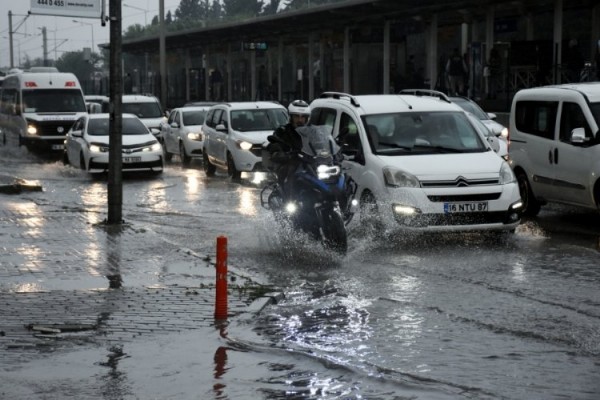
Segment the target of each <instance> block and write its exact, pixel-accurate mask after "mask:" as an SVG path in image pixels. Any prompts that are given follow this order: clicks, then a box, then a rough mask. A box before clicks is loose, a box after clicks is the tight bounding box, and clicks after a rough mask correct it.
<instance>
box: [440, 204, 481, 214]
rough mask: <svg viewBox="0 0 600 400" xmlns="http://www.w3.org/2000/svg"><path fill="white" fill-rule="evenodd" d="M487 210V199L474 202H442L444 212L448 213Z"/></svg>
mask: <svg viewBox="0 0 600 400" xmlns="http://www.w3.org/2000/svg"><path fill="white" fill-rule="evenodd" d="M487 210H488V203H487V201H480V202H474V203H470V202H469V203H444V212H445V213H447V214H449V213H469V212H486V211H487Z"/></svg>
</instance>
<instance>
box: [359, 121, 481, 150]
mask: <svg viewBox="0 0 600 400" xmlns="http://www.w3.org/2000/svg"><path fill="white" fill-rule="evenodd" d="M467 118H468V117H467V115H466V114H465V113H464V112H455V111H452V112H402V113H393V114H375V115H365V116H363V123H364V125H365V127H366V129H367V134H368V136H369V142H370V144H371V149H372V150H373V152H374V153H375V154H381V155H416V154H440V153H477V152H483V151H487V147H486V146H485V144H484V143H483V141H482V139H481V137H480V136H479V135H478V134H477V131H476V130H475V128H474V127H473V125H472V124H471V123H469V121H468V119H467Z"/></svg>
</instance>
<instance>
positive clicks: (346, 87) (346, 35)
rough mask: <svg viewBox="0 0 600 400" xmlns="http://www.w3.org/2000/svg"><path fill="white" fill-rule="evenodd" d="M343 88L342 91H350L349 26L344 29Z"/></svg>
mask: <svg viewBox="0 0 600 400" xmlns="http://www.w3.org/2000/svg"><path fill="white" fill-rule="evenodd" d="M343 57H344V61H343V63H344V67H343V68H344V88H343V91H344V92H346V93H350V28H348V27H346V28H345V29H344V56H343Z"/></svg>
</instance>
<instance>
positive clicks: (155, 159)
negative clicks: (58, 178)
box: [64, 114, 163, 174]
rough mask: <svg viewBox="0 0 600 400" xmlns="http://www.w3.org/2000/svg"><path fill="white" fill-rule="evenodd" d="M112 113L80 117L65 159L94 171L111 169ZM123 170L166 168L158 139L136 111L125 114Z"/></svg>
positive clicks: (158, 170) (159, 170)
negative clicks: (110, 132)
mask: <svg viewBox="0 0 600 400" xmlns="http://www.w3.org/2000/svg"><path fill="white" fill-rule="evenodd" d="M109 124H110V120H109V114H89V115H86V116H83V117H81V118H79V119H78V120H77V121H76V122H75V124H73V127H72V128H71V129H70V130H69V132H68V133H67V137H66V140H65V153H64V161H65V162H66V163H68V164H71V165H73V166H74V167H79V168H81V169H83V170H86V171H88V172H89V173H91V174H101V173H104V172H107V171H108V146H109ZM122 153H123V158H122V161H123V166H122V170H123V171H145V170H146V171H154V172H162V171H163V150H162V146H161V144H160V143H159V142H158V140H157V139H156V138H155V137H154V135H152V134H151V133H150V131H149V130H148V128H146V126H145V125H144V124H143V123H142V122H141V121H140V120H139V118H137V117H136V116H135V115H131V114H123V126H122Z"/></svg>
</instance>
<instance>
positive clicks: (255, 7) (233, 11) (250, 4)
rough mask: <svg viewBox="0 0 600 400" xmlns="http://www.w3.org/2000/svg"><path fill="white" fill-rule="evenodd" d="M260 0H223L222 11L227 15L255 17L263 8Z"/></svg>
mask: <svg viewBox="0 0 600 400" xmlns="http://www.w3.org/2000/svg"><path fill="white" fill-rule="evenodd" d="M263 5H264V3H263V1H262V0H223V11H225V15H226V16H227V17H230V18H231V17H240V16H241V17H255V16H257V15H259V14H260V12H261V10H262V8H263Z"/></svg>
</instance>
